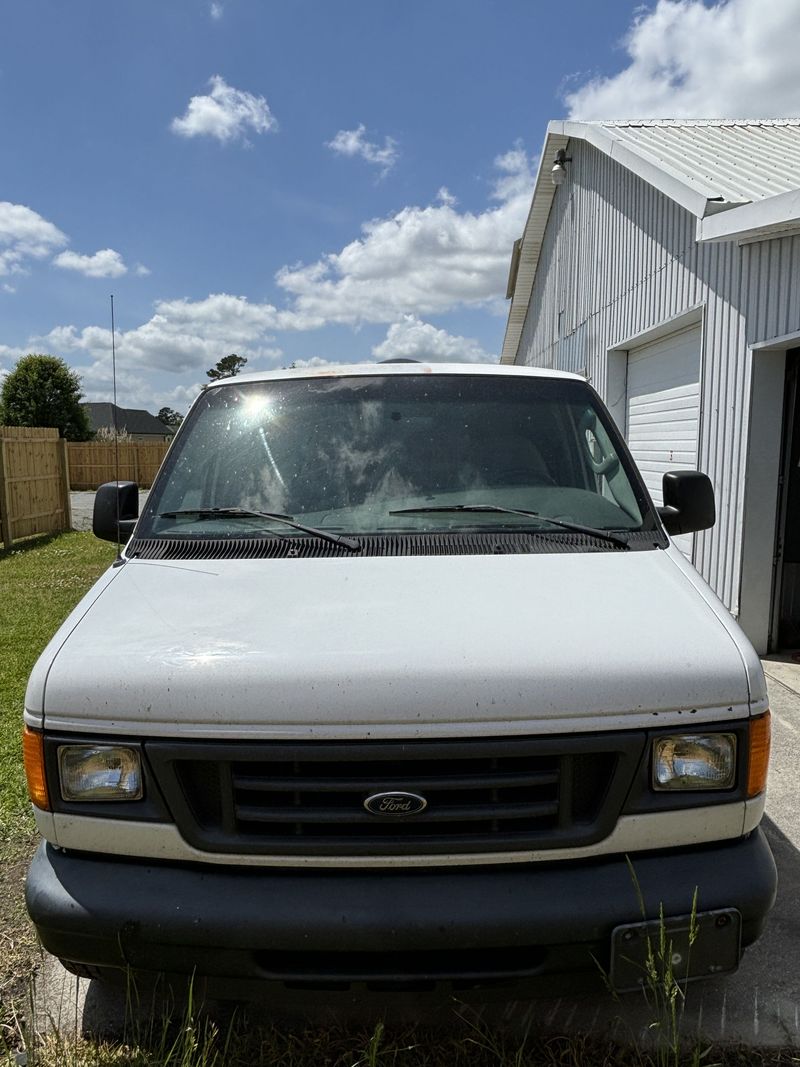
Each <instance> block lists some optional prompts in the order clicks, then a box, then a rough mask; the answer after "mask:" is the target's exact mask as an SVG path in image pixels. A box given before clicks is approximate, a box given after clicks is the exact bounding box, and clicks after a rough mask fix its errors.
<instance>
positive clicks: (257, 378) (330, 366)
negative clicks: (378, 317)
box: [206, 363, 586, 389]
mask: <svg viewBox="0 0 800 1067" xmlns="http://www.w3.org/2000/svg"><path fill="white" fill-rule="evenodd" d="M367 374H369V375H375V374H380V375H387V374H473V375H474V374H481V375H484V374H488V375H501V376H502V377H506V378H508V377H513V378H571V379H574V380H577V381H585V380H586V379H585V378H583V377H582V375H580V374H570V373H569V372H567V371H557V370H547V369H544V368H542V367H517V366H513V367H509V366H501V365H500V364H497V363H326V364H325V365H324V366H317V367H292V368H289V367H284V368H282V369H280V370H270V371H250V372H248V373H246V374H237V375H235V376H234V377H231V378H220V379H219V380H218V381H215V382H209V383H208V384H207V385H206V388H207V389H217V388H220V387H222V388H224V387H225V386H228V385H239V384H241V383H242V382H269V381H275V380H276V379H278V380H280V379H283V378H340V377H348V378H349V377H355V376H360V375H367Z"/></svg>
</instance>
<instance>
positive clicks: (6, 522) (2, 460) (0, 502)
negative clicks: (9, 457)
mask: <svg viewBox="0 0 800 1067" xmlns="http://www.w3.org/2000/svg"><path fill="white" fill-rule="evenodd" d="M0 535H2V538H3V548H11V505H10V503H9V496H8V483H7V482H6V442H5V438H4V437H3V436H2V434H0Z"/></svg>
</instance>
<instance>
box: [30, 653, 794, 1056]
mask: <svg viewBox="0 0 800 1067" xmlns="http://www.w3.org/2000/svg"><path fill="white" fill-rule="evenodd" d="M764 668H765V670H766V673H767V678H768V682H769V689H770V699H771V706H772V716H773V741H772V766H771V771H770V780H769V791H768V798H767V817H766V819H765V823H764V826H765V830H766V834H767V837H768V838H769V841H770V844H771V846H772V849H773V852H774V854H775V860H776V863H777V866H778V875H779V888H778V899H777V903H776V905H775V909H774V911H773V912H772V915H771V916H770V918H769V920H768V922H767V928H766V931H765V933H764V935H763V936H762V938H761V939H760V941H758V942H757V943H756V944H755V945H754V946H753V947H752V948H750V949H748V951H747V953H746V954H745V957H744V959H743V961H742V964H741V967H740V968H739V970H738V972H737V973H736V974H735V975H732V976H730V977H728V978H721V979H718V980H714V981H709V982H704V983H699V984H696V985H692V986H690V987H689V988H688V990H687V994H686V1012H685V1017H684V1033H685V1034H686V1035H695V1034H697V1035H701V1036H702V1037H703V1038H704V1039H706V1040H708V1041H713V1042H716V1043H721V1044H731V1045H735V1044H740V1043H743V1044H746V1045H751V1046H756V1047H758V1046H762V1047H765V1046H772V1047H774V1046H789V1045H791V1046H794V1047H796V1048H800V908H798V902H799V901H800V790H798V788H797V779H798V773H799V772H798V768H800V663H796V662H794V661H793V660H792V659H791V658H790V657H785V658H783V659H781V658H777V657H776V658H772V659H770V660H767V661H765V662H764ZM42 977H43V980H42V981H40V983H39V987H38V988H39V992H40V994H41V1007H42V1011H43V1015H42V1018H46V1017H47V1016H48V1015H49V1017H50V1018H51V1019H60V1020H61V1025H62V1027H67V1028H69V1027H70V1026H75V1025H77V1026H78V1027H80V1028H81V1029H83V1030H85V1031H88V1032H94V1033H97V1032H100V1033H109V1032H110V1033H121V1032H122V1030H123V1015H124V995H123V996H122V997H121V998H120V997H119V996H117V995H115V994H113V993H109V992H108V991H107V990H105V989H104V987H103V986H102V984H100V983H97V982H90V983H87V982H85V981H83V982H78V981H77V980H76V979H75V978H73V976H72V975H70V974H68V973H67V972H66V971H65V970H64V969H63V968H62V967H61V966H60V964H58V963H57V962H56V961H55V960H53V959H52V958H51V957H48V958H47V962H46V964H45V967H44V974H43V976H42ZM87 991H88V995H87ZM492 1015H493V1016H494V1018H497V1014H496V1013H494V1012H493V1013H492ZM502 1019H503V1020H504V1021H505V1022H506V1023H508V1024H511V1025H513V1026H514V1028H515V1029H517V1028H520V1027H521V1028H522V1029H523V1030H525V1031H527V1030H528V1029H530V1030H531V1032H532V1033H538V1034H541V1035H542V1036H543V1037H546V1036H555V1035H561V1034H570V1035H579V1034H593V1035H597V1036H609V1035H612V1036H614V1037H615V1038H616V1039H617V1040H620V1041H625V1040H626V1038H628V1037H631V1036H632V1037H635V1038H636V1039H637V1040H642V1039H644V1040H647V1037H648V1033H651V1031H649V1030H648V1027H649V1024H650V1023H651V1022H652V1013H651V1012H650V1011H649V1010H648V1009H647V1007H646V1005H645V1004H644V1003H643V999H642V997H641V995H639V994H630V995H628V996H625V997H623V998H621V999H620V1000H615V999H614V998H612V997H611V996H610V995H607V994H597V993H593V994H586V995H582V996H579V997H562V998H559V999H553V1000H536V1001H533V1002H527V1003H516V1004H513V1005H508V1006H507V1008H505V1009H503V1011H502Z"/></svg>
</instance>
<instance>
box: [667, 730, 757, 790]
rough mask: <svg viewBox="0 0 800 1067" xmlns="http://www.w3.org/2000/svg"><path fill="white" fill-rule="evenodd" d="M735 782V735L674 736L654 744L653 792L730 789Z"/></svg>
mask: <svg viewBox="0 0 800 1067" xmlns="http://www.w3.org/2000/svg"><path fill="white" fill-rule="evenodd" d="M735 781H736V737H735V735H734V734H676V735H675V736H671V737H658V738H656V740H655V741H654V742H653V789H655V790H657V791H658V792H662V791H664V790H670V791H674V790H681V789H686V790H689V789H730V788H731V787H732V786H733V785H734V783H735Z"/></svg>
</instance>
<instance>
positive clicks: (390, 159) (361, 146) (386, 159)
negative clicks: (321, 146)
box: [325, 123, 400, 178]
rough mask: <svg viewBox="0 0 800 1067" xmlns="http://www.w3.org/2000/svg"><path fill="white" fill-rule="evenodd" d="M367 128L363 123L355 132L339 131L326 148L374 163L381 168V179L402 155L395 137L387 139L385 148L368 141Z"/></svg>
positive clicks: (384, 141)
mask: <svg viewBox="0 0 800 1067" xmlns="http://www.w3.org/2000/svg"><path fill="white" fill-rule="evenodd" d="M366 133H367V128H366V126H364V124H363V123H361V124H360V125H359V126H357V127H356V129H355V130H339V132H338V133H337V134H336V136H335V137H334V138H333V140H332V141H326V143H325V144H326V147H327V148H330V149H331V151H332V152H335V153H336V154H337V155H340V156H350V157H353V156H360V157H361V159H364V160H366V162H367V163H372V164H374V165H375V166H377V167H380V168H381V177H382V178H383V177H385V176H386V175H387V174H388V173H389V171H390V170H391V169H392V167H393V166H394V165H395V163H396V162H397V160H398V158H399V155H400V153H399V152H398V150H397V141H395V140H394V138H393V137H385V138H384V140H383V148H381V147H380V145H378V144H375V143H374V142H373V141H368V140H367V137H366Z"/></svg>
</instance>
